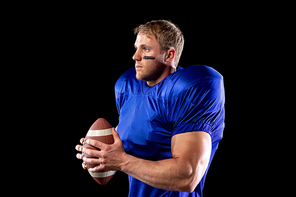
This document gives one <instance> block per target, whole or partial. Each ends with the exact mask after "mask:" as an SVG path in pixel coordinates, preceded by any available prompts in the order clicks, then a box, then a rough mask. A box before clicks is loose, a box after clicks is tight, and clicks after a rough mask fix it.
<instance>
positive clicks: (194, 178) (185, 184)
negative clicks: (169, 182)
mask: <svg viewBox="0 0 296 197" xmlns="http://www.w3.org/2000/svg"><path fill="white" fill-rule="evenodd" d="M201 178H202V177H200V175H198V173H196V172H193V171H191V172H190V173H188V174H187V176H185V177H183V179H182V180H180V181H179V184H178V191H181V192H188V193H191V192H193V191H194V190H195V188H196V186H197V185H198V184H199V182H200V180H201Z"/></svg>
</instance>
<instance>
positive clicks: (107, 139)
mask: <svg viewBox="0 0 296 197" xmlns="http://www.w3.org/2000/svg"><path fill="white" fill-rule="evenodd" d="M85 139H94V140H98V141H100V142H103V143H105V144H113V143H114V138H113V135H112V126H111V124H110V123H109V122H108V121H107V120H105V119H104V118H99V119H97V120H96V121H95V122H94V123H93V124H92V126H91V127H90V128H89V130H88V132H87V134H86V137H85ZM83 147H85V148H89V149H96V150H100V149H98V148H95V147H93V146H91V145H89V144H86V143H84V144H83ZM84 156H86V157H89V158H90V156H88V155H87V154H84ZM95 166H97V165H96V164H86V168H87V169H89V168H93V167H95ZM115 172H116V171H102V172H95V173H92V172H89V173H90V175H91V176H92V177H93V179H94V180H95V181H96V182H98V183H99V184H100V185H106V184H107V183H108V182H109V181H110V180H111V179H112V177H113V176H114V174H115Z"/></svg>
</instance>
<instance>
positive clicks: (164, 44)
mask: <svg viewBox="0 0 296 197" xmlns="http://www.w3.org/2000/svg"><path fill="white" fill-rule="evenodd" d="M134 33H135V34H138V33H144V34H152V35H154V36H155V38H156V40H157V42H158V43H159V45H160V49H161V52H162V53H164V52H166V51H167V50H169V48H170V47H174V49H175V51H176V56H175V66H176V67H177V66H178V63H179V60H180V57H181V54H182V51H183V46H184V36H183V33H182V32H181V30H180V29H179V28H178V27H177V26H176V25H175V24H173V23H171V22H170V21H167V20H153V21H151V22H147V23H146V24H144V25H139V26H138V27H136V28H135V29H134Z"/></svg>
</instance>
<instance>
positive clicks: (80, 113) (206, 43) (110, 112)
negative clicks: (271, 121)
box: [15, 3, 260, 196]
mask: <svg viewBox="0 0 296 197" xmlns="http://www.w3.org/2000/svg"><path fill="white" fill-rule="evenodd" d="M120 6H125V4H124V3H123V4H122V5H118V4H117V7H116V8H115V7H108V9H105V8H106V7H95V8H97V10H96V9H90V8H84V7H83V8H80V7H79V5H78V4H77V5H74V6H73V5H66V6H65V5H63V6H61V7H59V6H54V8H53V9H48V7H46V6H45V7H39V9H38V10H35V11H34V12H29V11H28V12H26V11H25V16H26V17H17V18H16V24H17V25H16V32H17V31H21V32H23V33H22V34H17V33H16V36H15V41H16V42H18V46H19V47H18V50H19V52H24V55H20V56H19V58H20V59H21V60H22V61H24V62H26V64H27V66H26V67H24V68H21V69H20V71H21V72H22V71H25V72H26V73H31V74H26V75H24V76H22V77H24V79H25V80H26V84H20V86H21V87H22V86H23V88H22V90H24V91H25V92H26V95H31V96H29V97H28V98H27V97H25V98H24V99H23V100H22V103H23V104H24V106H25V109H30V110H32V109H33V108H34V112H35V114H36V115H35V116H34V118H31V121H29V123H27V124H29V125H34V127H42V128H44V129H45V131H46V134H45V135H44V134H41V135H40V133H39V132H40V131H35V132H36V133H38V134H37V136H38V135H40V136H39V137H40V139H42V140H36V141H35V142H34V143H33V144H34V145H36V144H37V146H38V147H41V148H39V149H37V150H35V151H40V150H43V151H44V154H41V155H39V154H36V160H38V162H34V163H35V164H36V165H35V166H36V167H38V168H37V169H36V168H35V170H32V171H34V172H35V173H34V174H37V177H38V178H37V182H38V183H39V187H45V188H46V190H45V191H46V192H48V193H53V194H55V193H56V192H57V191H59V193H61V192H62V194H70V193H73V192H74V193H75V194H76V195H77V196H79V195H96V196H106V195H105V194H108V195H114V196H115V195H116V194H117V196H127V194H128V179H127V175H125V174H124V173H122V172H117V173H116V175H115V176H114V177H113V179H112V180H111V181H110V182H109V183H108V184H107V185H106V186H100V185H99V184H97V183H96V182H95V181H94V180H93V179H92V178H91V177H90V175H89V174H88V172H87V171H84V170H83V169H82V167H81V161H80V160H78V159H76V153H77V151H76V150H75V146H76V145H77V144H78V143H79V139H80V138H81V137H84V136H85V134H86V133H87V131H88V129H89V127H90V126H91V124H92V123H93V122H94V121H95V120H96V119H97V118H100V117H103V118H105V119H106V120H108V121H109V122H110V123H111V124H112V125H113V126H116V125H117V123H118V113H117V110H116V106H115V98H114V85H115V82H116V80H117V79H118V78H119V76H120V75H121V74H122V73H123V72H124V71H126V70H127V69H129V68H131V67H133V66H134V61H133V60H132V56H133V53H134V46H133V45H134V41H135V38H136V36H135V35H134V34H133V29H134V28H135V27H137V26H138V25H139V24H144V23H146V22H147V21H151V20H155V19H166V20H170V21H172V22H173V23H175V24H177V25H178V26H179V28H180V29H181V31H182V32H183V34H184V37H185V45H184V50H183V53H182V56H181V59H180V62H179V65H180V66H182V67H188V66H190V65H194V64H204V65H208V66H210V67H213V68H214V69H216V70H217V71H218V72H220V73H221V74H222V75H223V77H224V83H225V92H226V105H225V109H226V120H225V123H226V127H225V130H224V138H223V140H222V141H221V142H220V145H219V148H218V150H217V152H216V155H215V157H214V159H213V161H212V164H211V167H210V170H209V172H208V175H207V178H206V182H205V188H204V196H214V195H217V194H219V195H229V196H230V195H231V196H232V195H234V196H236V195H238V196H239V195H240V194H237V193H236V191H240V192H243V193H245V192H246V191H247V190H248V186H247V185H246V184H245V183H244V182H242V181H241V180H242V179H244V178H243V177H248V176H249V174H248V173H247V172H246V171H245V169H244V167H242V166H243V164H245V162H247V160H248V159H247V158H248V157H249V155H248V151H249V150H244V148H243V147H244V146H243V145H242V144H243V143H245V141H246V140H245V139H244V135H243V134H244V133H245V131H246V130H247V129H248V128H247V126H246V127H244V125H247V124H246V122H245V121H246V119H245V118H243V117H242V116H244V115H245V114H246V113H245V110H248V103H247V102H245V100H246V97H247V96H248V95H249V88H248V86H249V84H246V82H245V81H246V78H247V75H248V74H249V73H250V72H248V69H249V65H250V64H251V63H252V61H251V59H253V58H250V57H254V56H256V54H255V53H256V52H255V51H256V50H254V48H252V51H250V50H251V49H250V46H251V45H252V43H254V40H255V39H257V37H258V34H256V33H255V32H256V31H257V28H258V23H255V22H254V19H253V18H252V17H251V16H250V15H249V14H245V13H242V10H241V9H240V8H238V9H236V10H235V11H234V10H231V9H219V6H218V7H216V8H215V9H214V8H212V7H211V6H210V7H206V10H205V9H204V7H202V6H201V7H198V6H197V7H194V8H192V5H183V6H184V7H186V9H183V10H182V9H181V8H180V10H178V11H177V8H175V9H176V10H174V11H167V12H163V11H162V10H161V9H164V10H166V7H165V6H163V7H161V9H160V8H159V9H152V8H149V6H146V7H145V9H144V8H143V7H141V8H139V7H137V8H135V9H130V10H125V9H120V8H119V7H120ZM177 7H178V6H177ZM190 7H191V9H189V8H190ZM259 36H260V35H259ZM21 72H20V73H21ZM36 73H37V74H36ZM243 114H244V115H243ZM36 133H35V135H36ZM243 141H244V142H243ZM238 152H239V153H240V154H238ZM39 173H40V175H38V174H39ZM43 173H46V174H47V176H48V177H47V178H44V177H43V175H42V174H43ZM246 179H248V178H246ZM52 180H54V181H52ZM123 188H124V189H123ZM118 193H120V195H118ZM101 194H104V195H101Z"/></svg>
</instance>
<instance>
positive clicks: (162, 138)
mask: <svg viewBox="0 0 296 197" xmlns="http://www.w3.org/2000/svg"><path fill="white" fill-rule="evenodd" d="M166 106H167V105H166V101H165V100H163V99H156V98H153V97H149V96H146V95H132V96H129V97H128V98H126V99H125V102H124V104H123V105H122V107H121V109H120V114H119V115H120V116H119V124H118V133H119V136H120V138H121V140H122V141H123V145H124V148H125V151H126V152H127V153H129V154H132V155H135V156H138V157H142V158H149V159H153V160H159V159H164V158H168V157H171V138H172V129H171V127H170V123H169V121H168V120H167V115H166V114H167V113H169V112H168V109H167V108H166Z"/></svg>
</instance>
